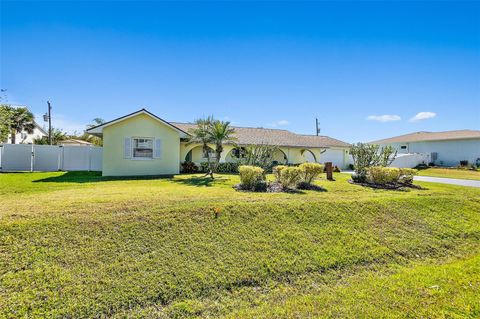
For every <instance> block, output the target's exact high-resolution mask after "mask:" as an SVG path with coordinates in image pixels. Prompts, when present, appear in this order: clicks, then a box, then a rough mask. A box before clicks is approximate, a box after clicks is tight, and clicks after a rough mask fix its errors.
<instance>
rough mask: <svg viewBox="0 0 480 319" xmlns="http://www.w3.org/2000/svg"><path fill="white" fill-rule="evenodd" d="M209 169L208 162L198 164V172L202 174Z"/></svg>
mask: <svg viewBox="0 0 480 319" xmlns="http://www.w3.org/2000/svg"><path fill="white" fill-rule="evenodd" d="M209 167H210V166H209V165H208V162H201V163H200V171H201V172H203V173H206V172H208V170H209Z"/></svg>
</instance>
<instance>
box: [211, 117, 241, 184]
mask: <svg viewBox="0 0 480 319" xmlns="http://www.w3.org/2000/svg"><path fill="white" fill-rule="evenodd" d="M234 134H235V129H234V128H232V127H231V126H230V122H228V121H226V122H224V121H220V120H213V121H211V122H210V125H209V127H208V134H207V135H208V137H209V138H208V140H209V141H210V142H211V143H212V144H215V166H214V167H213V168H212V169H210V172H209V173H210V176H211V177H212V178H213V172H216V171H217V168H218V165H219V164H220V156H221V154H222V152H223V144H224V143H228V142H233V141H235V140H236V139H237V138H236V137H235V136H234Z"/></svg>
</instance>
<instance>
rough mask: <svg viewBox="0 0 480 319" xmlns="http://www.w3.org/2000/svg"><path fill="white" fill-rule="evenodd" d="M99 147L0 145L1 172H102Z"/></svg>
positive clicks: (100, 149)
mask: <svg viewBox="0 0 480 319" xmlns="http://www.w3.org/2000/svg"><path fill="white" fill-rule="evenodd" d="M101 170H102V148H101V147H96V146H75V145H68V146H56V145H34V144H0V171H2V172H11V171H47V172H53V171H101Z"/></svg>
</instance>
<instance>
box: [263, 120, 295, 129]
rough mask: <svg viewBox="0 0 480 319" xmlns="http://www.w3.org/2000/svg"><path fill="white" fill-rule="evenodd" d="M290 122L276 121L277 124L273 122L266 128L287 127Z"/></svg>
mask: <svg viewBox="0 0 480 319" xmlns="http://www.w3.org/2000/svg"><path fill="white" fill-rule="evenodd" d="M289 124H290V122H289V121H287V120H280V121H277V122H274V123H270V124H268V126H273V127H277V126H284V125H289Z"/></svg>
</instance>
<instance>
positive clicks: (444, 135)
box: [370, 130, 480, 144]
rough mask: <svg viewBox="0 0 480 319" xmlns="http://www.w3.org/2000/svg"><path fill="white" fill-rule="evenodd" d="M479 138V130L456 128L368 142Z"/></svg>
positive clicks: (385, 142) (384, 142)
mask: <svg viewBox="0 0 480 319" xmlns="http://www.w3.org/2000/svg"><path fill="white" fill-rule="evenodd" d="M472 138H480V131H475V130H457V131H445V132H415V133H410V134H405V135H400V136H395V137H391V138H386V139H383V140H378V141H373V142H370V143H371V144H388V143H400V142H423V141H444V140H462V139H472Z"/></svg>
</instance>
